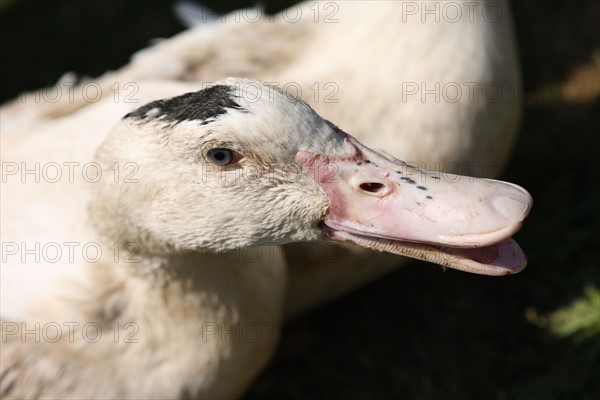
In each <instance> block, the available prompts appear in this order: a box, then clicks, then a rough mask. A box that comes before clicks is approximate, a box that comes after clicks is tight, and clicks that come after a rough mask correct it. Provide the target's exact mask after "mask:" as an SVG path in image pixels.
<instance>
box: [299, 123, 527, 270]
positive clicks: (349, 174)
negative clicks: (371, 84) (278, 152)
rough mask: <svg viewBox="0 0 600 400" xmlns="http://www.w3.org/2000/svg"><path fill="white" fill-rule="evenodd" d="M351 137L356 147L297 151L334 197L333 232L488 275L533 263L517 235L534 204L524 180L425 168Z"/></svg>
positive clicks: (330, 235) (326, 225) (331, 236)
mask: <svg viewBox="0 0 600 400" xmlns="http://www.w3.org/2000/svg"><path fill="white" fill-rule="evenodd" d="M346 141H347V142H348V143H349V144H350V145H351V146H352V147H353V148H354V149H355V152H354V154H351V155H349V156H343V157H340V156H326V155H320V154H313V153H310V152H306V151H299V152H298V154H297V156H296V157H297V159H298V160H299V161H300V162H301V163H302V165H303V166H304V167H305V168H306V169H307V171H308V172H309V173H310V174H311V175H312V176H313V178H314V179H315V180H316V181H317V182H318V183H319V184H320V185H321V186H322V187H323V189H324V191H325V193H326V194H327V196H328V198H329V201H330V204H329V210H328V212H327V214H326V216H325V218H324V220H323V224H322V230H323V232H324V236H325V238H326V239H328V240H333V241H342V242H350V243H355V244H358V245H361V246H364V247H369V248H373V249H377V250H381V251H388V252H391V253H396V254H401V255H406V256H409V257H413V258H417V259H421V260H425V261H429V262H433V263H436V264H440V265H443V266H446V267H450V268H455V269H459V270H462V271H467V272H473V273H479V274H485V275H506V274H513V273H517V272H519V271H521V270H523V269H524V268H525V266H526V264H527V261H526V259H525V255H524V254H523V251H522V250H521V248H520V247H519V246H518V245H517V243H516V242H515V241H514V240H512V239H510V236H511V235H513V234H514V233H515V232H517V231H518V230H519V229H520V227H521V224H522V221H523V220H524V219H525V217H526V216H527V214H528V213H529V210H530V209H531V205H532V199H531V196H530V195H529V193H527V191H525V190H524V189H523V188H521V187H519V186H517V185H513V184H511V183H506V182H501V181H495V180H490V179H479V178H472V177H467V176H460V175H451V174H440V173H436V172H429V171H421V170H419V169H416V168H414V167H412V166H409V165H408V164H406V163H405V162H403V161H400V160H397V159H395V158H394V157H392V156H390V155H388V154H385V153H383V152H379V151H375V150H371V149H369V148H368V147H366V146H363V145H362V144H360V143H359V142H358V141H357V140H356V139H354V138H353V137H351V136H349V135H347V136H346Z"/></svg>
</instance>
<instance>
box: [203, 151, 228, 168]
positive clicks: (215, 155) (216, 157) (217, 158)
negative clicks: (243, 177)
mask: <svg viewBox="0 0 600 400" xmlns="http://www.w3.org/2000/svg"><path fill="white" fill-rule="evenodd" d="M206 155H207V157H208V159H209V160H210V161H211V162H212V163H213V164H215V165H218V166H224V165H229V164H231V163H232V161H233V158H234V152H233V150H229V149H225V148H221V147H217V148H214V149H210V150H209V151H208V153H206Z"/></svg>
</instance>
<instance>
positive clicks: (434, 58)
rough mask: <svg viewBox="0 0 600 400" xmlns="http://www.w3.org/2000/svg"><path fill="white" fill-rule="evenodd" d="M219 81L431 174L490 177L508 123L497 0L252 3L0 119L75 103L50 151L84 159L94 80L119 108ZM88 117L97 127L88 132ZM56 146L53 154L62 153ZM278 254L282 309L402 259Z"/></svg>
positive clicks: (21, 125) (511, 80)
mask: <svg viewBox="0 0 600 400" xmlns="http://www.w3.org/2000/svg"><path fill="white" fill-rule="evenodd" d="M199 19H200V20H203V16H202V15H201V16H200V18H199ZM225 76H245V77H250V78H258V79H261V80H264V81H267V82H277V83H278V86H279V87H283V88H286V89H287V90H288V92H289V93H290V94H292V95H295V94H296V93H299V94H301V95H302V97H303V99H304V100H305V101H307V102H308V103H309V104H311V106H313V107H314V108H315V109H316V111H317V112H319V113H320V114H321V115H324V116H325V117H326V118H328V119H330V120H332V121H336V122H337V123H338V124H340V125H341V126H344V127H348V128H351V129H352V132H353V134H354V135H355V136H356V137H357V138H358V139H359V140H361V141H363V142H365V143H366V144H368V145H369V146H371V147H375V148H385V149H386V151H387V152H389V153H391V154H393V155H394V156H396V157H399V158H401V159H404V160H406V161H408V162H410V163H414V164H416V165H418V166H419V167H421V168H425V169H432V170H438V171H443V172H454V173H462V174H468V175H475V176H486V177H496V176H498V174H499V173H500V171H501V170H502V167H503V165H504V163H505V161H506V159H507V156H508V154H509V151H510V149H511V147H512V143H513V140H514V137H515V134H516V132H517V126H518V121H519V103H518V99H519V96H518V95H519V73H518V67H517V60H516V50H515V45H514V38H513V34H512V23H511V20H510V9H509V5H508V3H507V2H506V1H504V0H502V1H486V0H482V1H477V2H458V3H457V2H452V3H451V4H448V3H444V2H428V3H422V2H402V1H382V2H374V1H352V2H329V1H327V2H313V1H309V2H305V3H301V4H298V5H296V6H294V7H292V8H290V9H289V10H286V11H284V12H282V13H280V14H279V15H276V16H274V17H273V18H270V17H267V16H266V15H264V14H263V13H262V12H261V11H260V10H257V9H253V10H239V11H236V12H233V13H231V14H229V15H227V16H225V17H223V19H217V20H213V21H212V22H210V21H209V22H208V23H203V24H200V25H199V26H197V27H195V28H193V29H190V30H188V31H186V32H184V33H182V34H180V35H177V36H175V37H173V38H171V39H169V40H165V41H162V42H160V43H158V44H157V45H155V46H152V47H150V48H148V49H145V50H143V51H141V52H139V53H138V54H136V55H135V57H134V59H133V60H132V62H131V63H130V64H129V65H127V66H125V67H123V68H122V69H121V70H118V71H116V72H110V73H107V74H105V75H104V76H103V77H101V78H100V79H98V80H95V81H91V82H83V83H82V84H81V85H79V86H78V87H75V89H74V90H72V89H71V90H70V89H69V88H68V87H67V86H65V85H66V82H67V81H70V80H74V79H72V77H70V76H69V75H67V76H65V78H64V80H63V81H61V82H59V84H58V85H57V86H59V87H60V88H61V89H62V96H58V100H57V98H56V97H57V96H56V93H55V92H54V91H52V90H51V91H50V92H49V95H48V96H46V97H48V98H50V101H44V99H45V96H41V97H40V93H37V94H32V95H30V97H24V98H21V99H19V100H17V101H14V102H13V103H12V104H8V105H5V106H4V108H3V109H2V121H0V123H1V124H2V131H3V132H7V131H20V132H30V131H36V130H39V128H40V126H43V124H44V121H56V122H58V121H63V123H67V124H68V123H69V122H66V121H65V119H67V118H68V119H73V118H74V119H77V118H78V117H77V113H76V112H75V111H77V110H80V109H82V108H85V109H87V119H86V120H81V122H80V123H83V124H84V125H79V126H78V125H75V124H72V125H70V126H73V127H74V129H76V130H79V129H80V126H86V132H87V136H86V137H82V136H81V135H75V136H74V137H72V138H71V139H70V140H67V139H64V140H63V139H57V136H55V137H54V138H51V139H49V140H50V141H51V142H52V144H53V146H57V147H60V145H61V144H63V146H64V147H69V148H74V146H73V145H72V143H73V142H74V141H75V142H77V143H78V144H77V146H78V148H79V149H82V148H86V149H87V152H84V151H80V152H79V153H77V154H72V155H70V156H69V157H71V159H73V160H79V161H80V162H82V163H84V162H86V160H85V158H82V156H84V155H87V154H90V150H89V143H90V142H91V143H94V142H95V143H99V141H100V140H101V138H102V136H103V135H104V132H106V130H107V129H105V128H106V127H107V126H109V125H110V123H111V121H112V120H114V119H115V118H116V116H118V115H119V114H120V111H119V110H115V109H111V108H110V107H109V105H108V104H106V102H103V101H100V102H96V99H97V98H98V97H97V96H96V93H97V92H96V90H97V88H100V90H101V92H100V93H102V94H103V95H102V96H101V98H102V99H103V100H106V98H117V97H115V96H118V101H116V102H118V103H126V102H127V101H131V100H133V101H144V100H145V99H148V100H151V99H156V98H161V97H169V96H173V95H175V94H177V93H176V92H175V93H174V92H173V91H172V90H171V88H172V85H170V84H168V82H173V81H190V82H210V81H213V80H217V79H221V78H223V77H225ZM156 79H160V80H161V81H162V82H164V84H162V85H160V84H156V85H153V86H152V89H151V93H143V91H144V90H150V89H149V88H148V85H145V84H144V83H145V82H146V81H148V80H156ZM198 87H200V86H198ZM180 93H181V92H180ZM86 96H87V97H86ZM90 98H92V99H93V100H90ZM23 99H26V100H25V101H22V100H23ZM40 99H41V101H39V100H40ZM365 99H366V100H365ZM123 105H125V106H126V105H127V104H123ZM129 105H130V106H132V104H129ZM133 105H135V104H133ZM115 107H117V105H115ZM117 108H118V107H117ZM82 112H86V111H82ZM90 119H93V120H94V121H98V122H97V123H95V124H94V126H93V127H91V126H90V124H89V121H90ZM102 129H104V130H102ZM63 130H64V129H63ZM68 135H69V134H67V136H68ZM90 136H93V137H94V139H91V138H90ZM84 140H85V143H82V142H83V141H84ZM30 146H32V147H35V145H34V144H33V143H30ZM75 148H77V147H75ZM27 151H30V150H27ZM57 151H59V152H60V154H61V156H60V157H59V158H60V159H65V158H64V157H65V155H66V154H71V153H69V152H70V151H71V150H68V149H57ZM40 218H41V217H40ZM31 230H32V229H29V231H31ZM27 238H28V239H30V236H27ZM285 251H286V253H287V258H288V264H289V265H288V269H289V274H290V277H291V278H290V284H289V287H288V290H287V295H286V296H287V299H286V306H285V308H286V315H287V316H288V317H291V316H293V315H296V314H298V313H300V312H302V311H305V310H306V309H309V308H311V307H314V306H315V305H318V304H320V303H322V302H324V301H326V300H328V299H330V298H332V297H335V296H337V295H339V294H341V293H344V292H346V291H348V290H350V289H352V288H353V287H356V286H358V285H360V284H364V282H366V281H369V280H372V279H374V278H376V277H378V276H380V275H382V274H383V273H385V272H386V271H389V270H390V269H391V268H393V267H395V266H397V265H399V264H400V261H402V260H401V259H400V258H398V257H389V256H385V255H378V256H376V257H375V256H374V255H373V254H372V252H367V251H360V250H359V249H356V248H351V247H340V246H330V245H327V244H322V245H319V246H318V247H317V248H315V246H314V245H313V244H311V245H309V246H308V247H307V245H304V244H297V245H294V246H287V247H286V248H285ZM316 255H318V256H316ZM332 260H333V261H335V262H332ZM308 266H311V267H310V268H308ZM373 266H376V268H373Z"/></svg>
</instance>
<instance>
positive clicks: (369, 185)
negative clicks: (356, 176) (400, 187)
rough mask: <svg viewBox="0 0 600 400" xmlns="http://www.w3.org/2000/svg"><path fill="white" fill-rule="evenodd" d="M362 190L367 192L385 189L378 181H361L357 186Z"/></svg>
mask: <svg viewBox="0 0 600 400" xmlns="http://www.w3.org/2000/svg"><path fill="white" fill-rule="evenodd" d="M359 187H360V188H361V189H362V190H364V191H365V192H369V193H378V192H381V191H382V190H383V189H385V185H384V184H383V183H379V182H366V183H361V184H360V186H359Z"/></svg>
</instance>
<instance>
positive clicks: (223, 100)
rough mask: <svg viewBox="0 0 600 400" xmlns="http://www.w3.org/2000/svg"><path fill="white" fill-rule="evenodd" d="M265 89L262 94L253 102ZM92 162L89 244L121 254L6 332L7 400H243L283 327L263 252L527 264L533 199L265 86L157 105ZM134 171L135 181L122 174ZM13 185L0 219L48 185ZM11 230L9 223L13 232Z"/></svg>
mask: <svg viewBox="0 0 600 400" xmlns="http://www.w3.org/2000/svg"><path fill="white" fill-rule="evenodd" d="M257 85H260V86H261V87H263V88H265V89H269V90H265V91H264V92H262V93H263V94H261V95H258V96H255V95H254V94H253V95H252V96H250V97H251V98H249V97H248V96H249V95H248V91H247V90H245V89H244V88H248V87H256V86H257ZM172 89H173V88H172ZM161 90H164V88H163V89H161ZM81 117H82V118H85V115H82V116H81ZM79 122H80V121H79ZM63 127H64V126H63ZM55 128H56V127H55ZM45 134H47V135H48V136H49V137H51V134H52V133H51V129H50V130H49V131H48V133H45V132H44V133H38V134H37V135H41V136H43V135H45ZM34 135H35V134H34ZM8 136H9V137H7V139H9V140H10V135H8ZM3 139H4V138H3ZM38 140H40V139H39V138H38ZM4 150H5V147H4V146H3V151H4ZM51 151H52V149H49V152H51ZM2 158H3V160H8V159H10V158H8V157H7V156H5V155H4V154H3V157H2ZM12 159H13V160H14V159H15V158H12ZM95 162H97V163H98V164H97V165H98V166H99V167H100V168H101V174H100V175H99V180H98V181H97V182H95V183H89V182H88V185H89V188H88V189H90V190H91V192H92V195H91V198H90V205H91V207H90V216H91V219H90V225H91V227H93V228H90V230H89V231H88V233H87V234H89V236H88V237H90V238H94V239H95V240H96V242H97V243H98V244H99V246H100V247H101V248H102V249H111V250H115V249H119V250H120V251H121V254H126V257H125V256H123V257H121V256H119V257H118V258H116V259H115V254H116V253H115V252H114V251H111V252H107V253H104V256H103V257H102V259H101V260H99V261H98V262H96V263H85V262H83V260H75V262H74V264H77V266H76V267H77V269H79V270H80V271H81V273H82V275H81V279H82V281H80V282H79V283H73V284H72V285H71V286H67V287H65V290H67V292H68V293H69V295H68V296H65V298H63V299H62V300H61V301H60V302H59V301H57V302H56V303H55V305H56V307H55V308H52V306H51V305H50V304H51V303H47V302H46V303H44V304H43V311H44V313H43V314H41V315H38V316H36V317H35V318H34V319H33V320H30V321H36V322H37V323H38V324H40V323H41V327H40V326H38V327H37V328H36V326H35V325H33V322H29V325H27V323H23V324H17V323H15V322H12V321H11V320H4V321H3V324H2V330H3V331H2V335H3V343H2V360H1V361H2V362H1V368H2V371H1V372H0V377H1V378H0V392H1V393H2V395H3V398H42V397H43V398H100V397H101V398H161V399H162V398H179V397H185V398H189V397H192V398H235V397H237V396H239V395H241V394H242V393H243V391H244V389H245V388H246V387H247V385H248V384H249V383H250V382H251V380H252V378H253V377H254V376H255V375H256V374H257V373H258V372H259V371H260V369H261V367H262V366H263V365H264V364H265V363H266V362H267V360H268V359H269V357H270V356H271V354H272V352H273V350H274V348H275V345H276V343H277V332H278V328H279V325H280V324H281V323H282V321H283V301H284V295H285V286H286V264H285V258H284V256H283V253H282V252H281V251H280V250H279V248H278V247H266V246H276V245H282V244H286V243H291V242H301V241H316V240H327V241H336V242H350V243H356V244H358V245H360V246H364V247H368V248H373V249H378V250H385V251H389V252H393V253H396V254H403V255H408V256H410V257H416V258H420V259H424V260H428V261H432V262H436V263H438V264H441V265H444V266H448V267H452V268H457V269H461V270H465V271H470V272H476V273H484V274H489V275H504V274H510V273H515V272H518V271H520V270H521V269H522V268H524V266H525V258H524V256H523V253H522V251H521V250H520V248H519V247H518V246H517V245H516V243H515V242H514V241H512V240H511V239H509V237H510V236H511V235H512V234H513V233H515V232H516V231H517V230H518V229H519V227H520V226H521V222H522V220H523V219H524V218H525V216H526V215H527V213H528V211H529V208H530V205H531V198H530V196H529V195H528V193H527V192H526V191H525V190H523V189H522V188H520V187H518V186H516V185H512V184H508V183H504V182H500V181H492V180H484V179H476V178H468V177H462V178H461V177H458V176H455V175H443V174H439V173H431V172H424V171H421V170H417V169H415V168H413V167H411V166H409V165H407V164H405V163H403V162H402V161H399V160H397V159H394V158H393V157H391V156H389V155H387V154H386V153H383V152H378V151H374V150H371V149H369V148H367V147H365V146H364V145H362V144H360V143H359V142H358V141H357V140H356V139H354V138H353V137H351V136H349V135H348V134H346V133H344V132H343V131H341V130H340V129H338V128H337V127H336V126H335V125H333V124H331V123H330V122H328V121H326V120H324V119H322V118H321V117H319V116H318V115H317V114H316V113H315V112H314V111H313V110H312V109H311V108H310V107H309V106H308V105H307V104H306V103H304V102H303V101H300V100H295V99H293V98H290V97H289V96H288V95H287V94H285V93H284V92H283V91H280V90H278V89H276V88H272V87H269V86H267V85H266V84H263V83H261V82H258V81H252V80H245V79H233V78H231V79H228V80H225V81H222V82H218V83H216V84H214V85H212V86H209V87H208V88H205V89H203V90H201V91H198V92H191V93H187V94H184V95H181V96H177V97H174V98H171V99H167V100H161V101H155V102H152V103H149V104H147V105H145V106H143V107H141V108H139V109H137V110H135V111H133V112H131V113H129V114H127V115H126V116H125V117H124V118H123V120H122V121H121V122H119V123H118V124H117V125H116V126H115V127H114V129H112V131H111V132H110V133H109V135H108V137H107V138H106V139H105V140H104V142H103V143H102V144H101V146H100V147H99V149H98V151H97V152H96V155H95ZM128 163H129V164H128ZM124 165H131V166H135V175H134V176H129V178H131V179H128V178H127V177H125V176H123V175H119V176H118V177H117V175H115V171H116V170H119V171H120V169H121V167H122V166H124ZM12 176H13V175H8V176H6V178H7V181H6V182H5V183H3V186H4V187H5V188H8V189H9V190H8V191H6V190H3V191H2V193H3V204H2V207H5V204H4V203H5V202H4V197H6V198H7V199H8V200H9V205H8V206H9V207H16V205H15V204H14V203H10V201H11V199H14V197H15V196H12V195H8V196H7V193H13V190H12V189H14V190H16V191H17V192H18V190H19V188H20V187H21V188H23V187H28V188H27V189H26V190H29V189H30V188H31V187H35V186H38V185H35V184H27V183H25V184H24V183H22V182H21V181H20V180H19V179H8V178H10V177H12ZM133 179H135V180H133ZM78 180H79V181H83V179H82V178H79V179H78ZM88 180H89V179H88ZM62 184H65V185H66V184H69V183H68V182H65V180H64V179H63V182H62ZM37 189H38V190H40V189H41V188H40V187H37ZM70 192H71V193H68V194H67V195H66V196H65V198H64V201H65V202H66V203H68V204H67V205H66V206H67V207H74V208H73V211H74V212H75V213H79V212H81V210H80V209H78V208H79V207H80V204H78V201H77V200H71V201H69V200H68V197H69V196H71V194H72V193H73V191H72V190H71V191H70ZM3 214H4V211H3ZM74 217H75V218H77V219H79V218H81V220H82V221H83V220H84V217H83V216H82V215H78V214H76V215H75V216H74ZM14 228H15V227H11V226H5V225H4V224H3V225H2V229H3V237H4V234H5V231H6V233H7V234H9V235H11V237H13V238H14V237H17V236H18V232H16V230H15V229H14ZM11 229H13V231H11ZM81 232H82V231H81V229H77V232H76V233H77V235H78V236H79V235H80V234H81ZM85 236H86V233H84V234H83V235H82V236H79V238H81V237H85ZM54 240H55V241H58V239H56V238H55V239H54ZM240 249H253V253H252V254H253V256H252V257H247V256H246V257H244V256H242V257H239V253H237V254H236V252H239V251H240ZM11 253H12V252H11ZM9 256H14V254H8V253H5V255H4V257H9ZM21 256H22V254H19V255H18V256H17V257H16V258H15V257H12V258H11V259H9V260H8V263H7V264H6V265H10V264H11V263H12V264H19V263H20V262H21V260H20V257H21ZM26 261H27V262H28V263H31V264H32V263H33V259H30V260H26ZM45 261H47V260H45ZM27 262H23V264H25V263H27ZM73 268H75V267H73ZM3 272H4V271H3ZM4 279H6V277H5V276H3V280H4ZM82 285H83V286H82ZM74 293H76V294H74ZM54 311H55V312H56V314H53V312H54ZM40 321H41V322H40ZM68 324H71V325H70V326H72V327H73V329H72V331H71V332H69V333H72V334H69V335H67V334H63V335H62V336H60V337H58V336H57V334H56V332H57V331H58V330H59V329H61V328H62V329H64V328H65V326H69V325H68ZM90 326H93V330H92V332H91V333H90V331H89V330H90V328H89V327H90ZM57 327H58V328H57ZM36 329H37V335H38V340H35V333H34V334H32V332H36ZM27 330H29V332H30V333H29V336H27V333H24V332H26V331H27ZM98 332H103V334H99V333H98ZM23 335H25V336H23ZM40 336H41V337H42V340H39V337H40ZM23 338H24V339H28V340H22V339H23ZM126 339H129V340H126Z"/></svg>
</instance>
